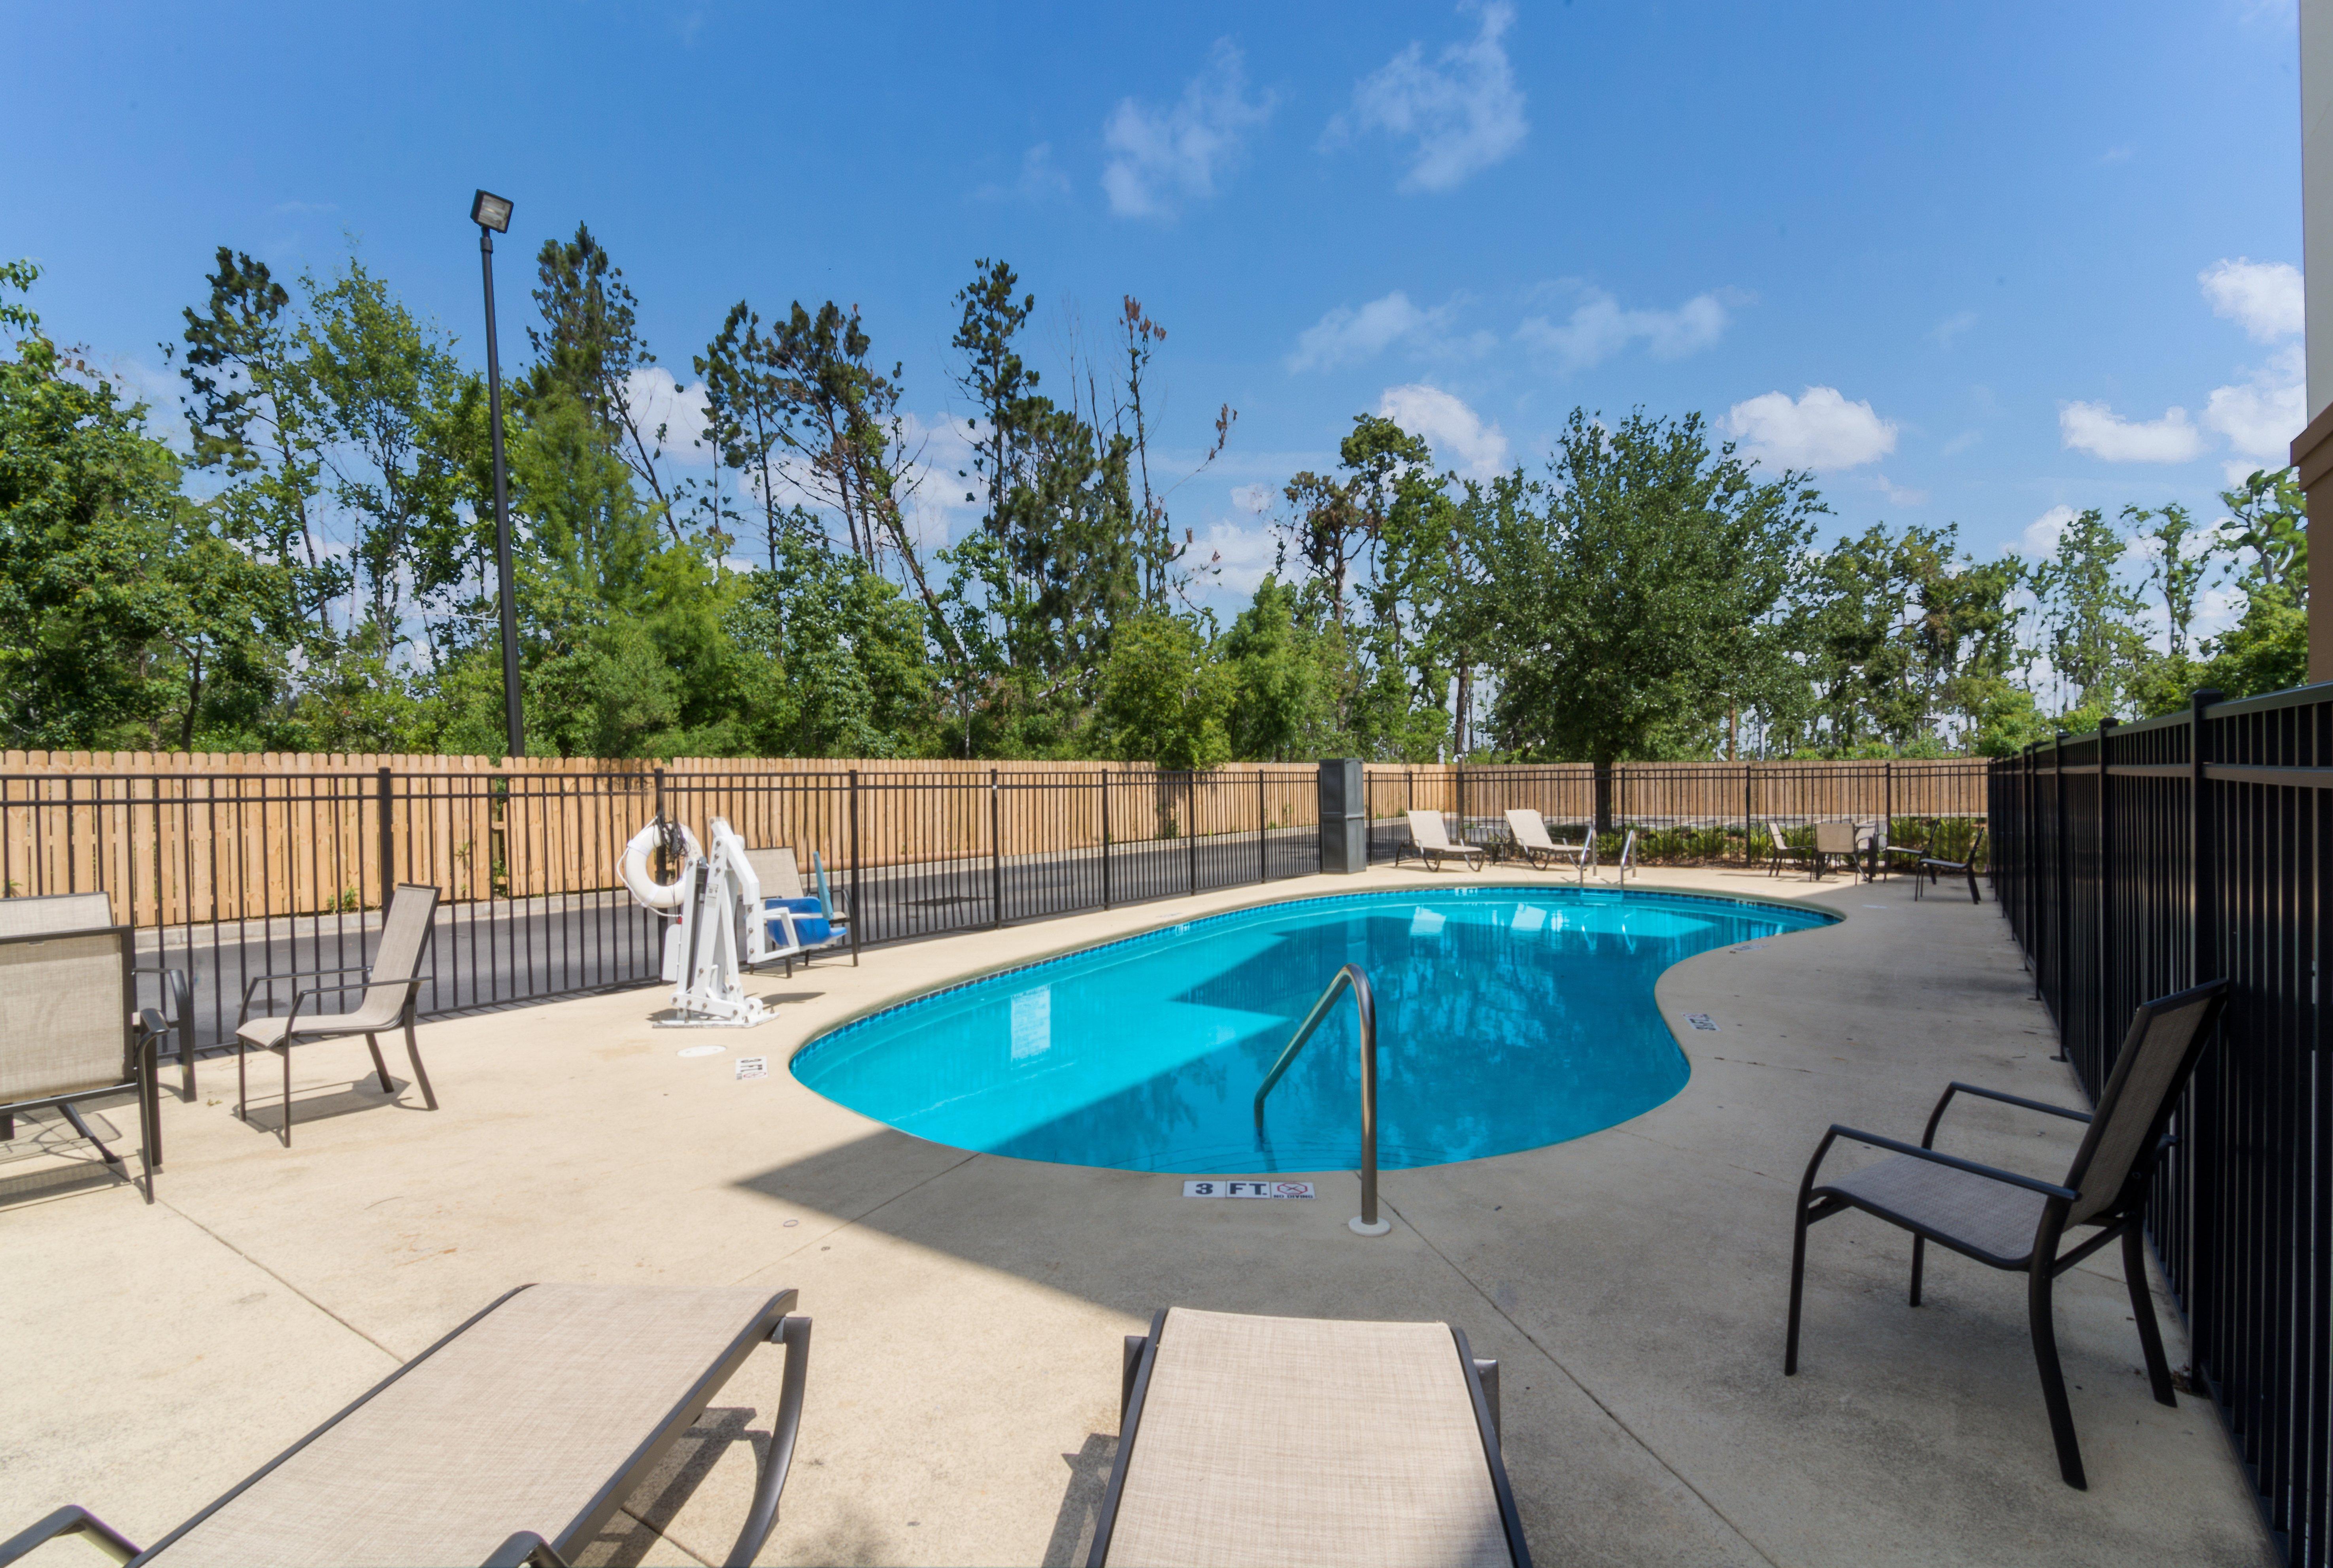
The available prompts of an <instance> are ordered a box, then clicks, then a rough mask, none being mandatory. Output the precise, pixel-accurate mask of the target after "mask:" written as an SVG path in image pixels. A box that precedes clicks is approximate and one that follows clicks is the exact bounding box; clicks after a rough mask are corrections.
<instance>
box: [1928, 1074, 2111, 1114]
mask: <svg viewBox="0 0 2333 1568" xmlns="http://www.w3.org/2000/svg"><path fill="white" fill-rule="evenodd" d="M1954 1093H1961V1094H1974V1095H1976V1096H1978V1097H1979V1098H1981V1099H1984V1100H1998V1101H2001V1102H2002V1104H2003V1105H2021V1106H2023V1107H2024V1108H2025V1109H2026V1110H2028V1111H2040V1112H2041V1113H2042V1114H2044V1115H2046V1116H2062V1117H2064V1118H2065V1119H2066V1120H2067V1121H2083V1122H2087V1121H2089V1120H2090V1113H2089V1112H2088V1111H2069V1110H2068V1109H2067V1108H2066V1107H2064V1106H2062V1105H2052V1104H2050V1102H2049V1101H2046V1100H2028V1099H2026V1098H2025V1097H2024V1096H2022V1095H2019V1094H2003V1093H2002V1092H2001V1091H2000V1090H1998V1089H1983V1088H1980V1087H1978V1086H1977V1085H1976V1084H1973V1083H1962V1082H1957V1081H1955V1082H1954V1083H1953V1085H1952V1087H1951V1088H1949V1089H1946V1090H1945V1091H1944V1098H1945V1099H1946V1100H1950V1099H1951V1098H1952V1097H1953V1096H1954Z"/></svg>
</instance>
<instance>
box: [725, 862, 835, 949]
mask: <svg viewBox="0 0 2333 1568" xmlns="http://www.w3.org/2000/svg"><path fill="white" fill-rule="evenodd" d="M811 852H812V854H813V855H815V854H816V851H811ZM745 862H746V864H748V865H750V866H752V867H753V868H754V880H755V881H757V882H759V883H761V884H762V901H763V904H764V905H767V904H768V903H769V902H770V900H772V899H776V900H777V901H778V903H779V905H780V907H782V908H783V909H787V910H789V911H790V912H791V913H792V915H793V917H794V922H793V925H794V936H795V938H797V939H798V940H799V941H801V943H802V947H803V949H804V950H803V951H802V952H800V953H789V954H787V955H785V961H786V973H787V974H788V975H792V973H793V972H794V960H795V959H796V958H800V959H801V960H802V962H803V964H805V965H807V964H808V963H809V962H810V959H811V953H813V952H815V951H816V950H818V949H819V948H837V947H843V946H847V945H848V944H849V942H850V920H849V919H847V918H844V917H842V916H841V914H840V910H839V909H837V908H836V906H835V904H834V901H833V897H832V893H831V890H830V889H829V888H828V887H827V884H826V870H825V868H824V867H823V866H821V867H820V868H819V871H818V891H817V892H815V893H813V892H811V891H810V890H808V889H806V888H804V887H803V886H802V864H801V862H800V861H796V860H795V859H794V852H793V851H792V850H790V849H773V850H747V851H745Z"/></svg>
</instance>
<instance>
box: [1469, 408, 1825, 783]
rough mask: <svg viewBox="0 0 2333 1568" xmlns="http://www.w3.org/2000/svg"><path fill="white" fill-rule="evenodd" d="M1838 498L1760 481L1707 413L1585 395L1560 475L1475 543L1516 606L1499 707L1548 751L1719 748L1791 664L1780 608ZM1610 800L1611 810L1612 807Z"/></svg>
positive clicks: (1511, 727)
mask: <svg viewBox="0 0 2333 1568" xmlns="http://www.w3.org/2000/svg"><path fill="white" fill-rule="evenodd" d="M1822 510H1823V507H1822V504H1821V501H1820V499H1819V497H1818V496H1817V495H1815V493H1814V492H1813V491H1812V490H1811V489H1810V487H1809V486H1808V485H1807V483H1806V479H1805V476H1803V475H1800V474H1797V473H1793V472H1786V473H1784V474H1783V475H1782V476H1781V477H1780V478H1778V479H1774V480H1770V481H1766V482H1763V483H1761V482H1760V481H1759V480H1758V479H1757V478H1756V477H1755V476H1753V475H1752V473H1751V471H1750V470H1749V469H1748V468H1747V467H1744V466H1743V464H1742V462H1741V461H1740V460H1739V459H1737V458H1736V457H1734V456H1733V447H1731V446H1730V445H1729V446H1725V447H1720V448H1718V449H1717V450H1716V451H1714V452H1713V451H1712V450H1711V449H1710V446H1709V441H1708V438H1707V437H1706V435H1705V434H1704V430H1703V427H1702V421H1701V418H1700V416H1698V415H1693V414H1689V415H1686V416H1685V417H1684V418H1678V419H1662V418H1653V417H1650V416H1647V414H1646V413H1645V412H1644V411H1643V410H1641V409H1638V410H1635V411H1633V412H1631V413H1630V414H1629V415H1628V416H1627V418H1624V419H1622V420H1620V421H1619V422H1618V424H1615V425H1610V426H1607V425H1606V424H1605V423H1604V422H1603V421H1602V420H1601V419H1600V418H1594V417H1591V416H1590V415H1589V413H1588V412H1587V411H1586V410H1585V409H1573V410H1572V413H1571V416H1570V418H1569V419H1568V420H1567V421H1566V423H1565V425H1564V428H1563V432H1562V434H1561V436H1560V438H1559V440H1558V445H1557V450H1556V453H1555V455H1554V457H1552V458H1551V461H1550V464H1549V476H1548V479H1547V480H1546V481H1545V482H1544V483H1543V484H1541V485H1539V486H1533V487H1531V489H1529V490H1528V491H1525V492H1522V493H1519V494H1518V495H1516V496H1515V498H1514V502H1513V504H1512V505H1509V506H1506V507H1503V508H1498V509H1495V510H1493V511H1492V512H1491V513H1490V514H1489V515H1488V517H1487V518H1486V520H1485V521H1486V526H1485V529H1484V533H1483V537H1481V538H1480V539H1479V540H1477V541H1475V542H1474V554H1475V556H1476V557H1477V558H1479V559H1480V560H1481V561H1482V562H1483V568H1484V578H1485V585H1486V586H1485V588H1484V590H1483V591H1484V592H1493V593H1495V594H1496V595H1497V596H1498V598H1499V600H1500V601H1503V604H1504V605H1505V606H1506V608H1505V610H1504V612H1503V619H1502V620H1500V622H1499V625H1500V634H1499V639H1498V644H1497V647H1496V649H1495V650H1494V658H1495V660H1496V662H1497V664H1498V666H1499V668H1500V669H1501V671H1502V684H1501V686H1500V688H1499V694H1498V698H1497V702H1496V704H1495V707H1494V709H1493V724H1494V726H1495V728H1496V731H1497V734H1498V736H1499V738H1500V741H1501V744H1502V746H1503V747H1504V748H1505V749H1508V750H1511V751H1514V752H1519V753H1522V754H1523V755H1527V756H1531V757H1551V758H1554V757H1561V758H1585V759H1587V760H1589V761H1591V762H1593V763H1595V764H1597V765H1599V767H1609V766H1610V765H1612V764H1613V763H1616V762H1618V761H1621V760H1623V759H1628V758H1638V757H1656V756H1675V755H1695V754H1705V753H1706V752H1707V751H1708V750H1709V749H1710V747H1711V745H1712V742H1713V739H1714V736H1715V735H1716V733H1717V726H1718V723H1719V720H1720V719H1721V718H1722V717H1723V716H1724V715H1725V713H1726V712H1727V711H1728V710H1729V708H1730V707H1732V706H1733V704H1735V703H1736V702H1738V701H1740V702H1746V701H1747V700H1749V699H1751V698H1752V697H1755V696H1757V695H1758V694H1760V693H1761V692H1762V691H1763V690H1764V689H1766V688H1769V687H1771V685H1772V684H1773V683H1774V682H1776V681H1777V680H1779V679H1781V678H1783V677H1784V675H1785V674H1786V672H1788V671H1789V670H1790V669H1792V668H1793V667H1791V665H1790V661H1789V659H1788V657H1787V652H1786V649H1785V647H1784V643H1783V639H1782V636H1781V632H1780V630H1779V629H1778V628H1777V626H1776V624H1775V621H1776V618H1777V611H1778V610H1779V609H1780V608H1781V604H1782V601H1783V595H1784V592H1785V591H1786V589H1787V588H1788V586H1789V584H1790V582H1791V578H1792V575H1793V573H1794V572H1795V571H1796V570H1797V568H1798V563H1799V560H1800V554H1801V553H1802V552H1803V551H1804V550H1805V548H1806V545H1807V543H1808V540H1809V538H1810V534H1811V533H1812V528H1813V519H1814V517H1815V516H1816V515H1818V514H1819V513H1820V512H1821V511H1822ZM1599 814H1600V813H1599Z"/></svg>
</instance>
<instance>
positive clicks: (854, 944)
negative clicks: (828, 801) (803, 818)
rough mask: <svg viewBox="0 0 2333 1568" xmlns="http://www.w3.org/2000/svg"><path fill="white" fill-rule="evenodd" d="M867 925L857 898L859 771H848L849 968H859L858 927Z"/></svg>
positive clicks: (863, 902) (863, 903)
mask: <svg viewBox="0 0 2333 1568" xmlns="http://www.w3.org/2000/svg"><path fill="white" fill-rule="evenodd" d="M866 923H867V902H866V900H865V899H861V898H860V897H859V770H858V769H857V768H852V769H851V770H850V967H852V968H854V969H856V968H857V967H859V942H860V940H861V939H862V938H861V936H860V933H859V927H861V926H863V925H865V924H866Z"/></svg>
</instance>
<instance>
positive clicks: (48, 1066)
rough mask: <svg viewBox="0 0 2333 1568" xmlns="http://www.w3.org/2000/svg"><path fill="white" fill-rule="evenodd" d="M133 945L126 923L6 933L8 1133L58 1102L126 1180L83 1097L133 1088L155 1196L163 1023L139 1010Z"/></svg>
mask: <svg viewBox="0 0 2333 1568" xmlns="http://www.w3.org/2000/svg"><path fill="white" fill-rule="evenodd" d="M12 901H13V900H12ZM131 950H132V949H131V938H130V928H129V927H127V926H115V925H102V926H99V927H97V928H94V929H84V930H79V931H38V932H33V933H30V934H26V935H22V936H6V937H0V1140H6V1139H10V1138H14V1136H15V1131H16V1118H17V1117H19V1116H21V1115H24V1113H25V1112H27V1111H46V1110H50V1109H54V1110H56V1111H59V1112H61V1113H62V1115H63V1117H64V1119H65V1121H66V1123H67V1125H69V1126H71V1127H72V1130H74V1131H75V1132H77V1133H79V1134H80V1135H81V1136H82V1137H83V1138H86V1139H87V1140H89V1141H90V1144H91V1147H93V1148H94V1149H95V1150H97V1152H98V1157H99V1158H100V1159H103V1160H104V1161H105V1164H106V1168H107V1169H110V1170H111V1171H113V1172H114V1173H115V1174H116V1175H118V1176H123V1177H127V1176H128V1175H129V1174H130V1171H129V1168H128V1166H127V1165H126V1164H125V1163H124V1161H123V1160H122V1158H121V1156H120V1155H118V1154H116V1153H114V1152H113V1150H110V1149H108V1148H107V1147H106V1146H105V1144H104V1142H103V1141H102V1140H101V1139H99V1137H98V1136H97V1134H96V1132H94V1131H93V1130H91V1128H90V1125H89V1122H88V1121H87V1120H85V1119H84V1118H83V1117H82V1113H81V1101H85V1100H95V1099H98V1098H100V1097H101V1096H104V1095H110V1094H122V1093H134V1094H136V1095H137V1096H138V1130H139V1140H138V1145H139V1160H140V1163H141V1166H142V1168H143V1169H144V1170H145V1173H146V1201H147V1202H149V1203H151V1202H153V1201H154V1170H155V1168H156V1167H157V1166H159V1165H160V1164H161V1163H162V1122H161V1114H160V1112H161V1107H160V1106H159V1105H158V1103H157V1102H156V1098H155V1096H156V1092H157V1091H156V1089H155V1060H154V1058H155V1048H156V1043H157V1042H158V1041H159V1040H160V1039H161V1037H162V1032H163V1028H164V1025H163V1022H162V1017H161V1015H159V1014H158V1013H156V1012H155V1011H154V1010H153V1009H152V1008H150V1007H149V1008H148V1009H147V1010H146V1011H145V1012H143V1013H133V1009H132V1006H131V1003H132V999H133V997H134V996H135V995H136V992H135V990H134V988H133V987H134V985H135V982H134V980H133V979H132V976H131V970H130V955H131Z"/></svg>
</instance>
